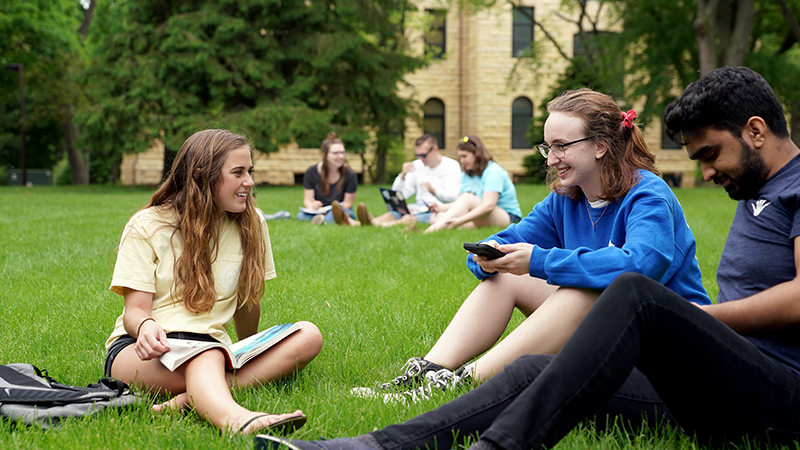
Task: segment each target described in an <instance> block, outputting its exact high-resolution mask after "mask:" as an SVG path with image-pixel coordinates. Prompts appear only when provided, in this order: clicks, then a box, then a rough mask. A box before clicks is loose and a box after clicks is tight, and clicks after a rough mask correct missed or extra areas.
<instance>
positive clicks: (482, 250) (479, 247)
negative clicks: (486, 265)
mask: <svg viewBox="0 0 800 450" xmlns="http://www.w3.org/2000/svg"><path fill="white" fill-rule="evenodd" d="M464 250H466V251H468V252H470V253H474V254H476V255H478V256H484V257H486V258H489V259H497V258H500V257H503V256H505V255H506V254H505V253H503V252H501V251H500V250H498V249H496V248H494V247H492V246H491V245H487V244H473V243H470V242H465V243H464Z"/></svg>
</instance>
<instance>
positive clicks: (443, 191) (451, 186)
mask: <svg viewBox="0 0 800 450" xmlns="http://www.w3.org/2000/svg"><path fill="white" fill-rule="evenodd" d="M414 156H416V157H417V159H416V160H415V161H408V162H405V163H403V169H402V171H401V172H400V174H399V175H398V176H397V178H395V180H394V183H392V190H393V191H398V192H400V193H401V194H403V197H404V198H410V197H411V196H412V195H414V194H416V196H417V197H416V199H415V202H414V203H411V204H409V205H408V209H409V211H410V213H411V214H401V213H399V212H397V211H389V212H386V213H384V214H382V215H380V216H378V217H375V218H372V217H371V216H370V214H369V212H368V211H367V206H366V205H365V204H363V203H359V204H358V208H357V210H356V212H357V214H356V215H357V216H358V220H359V221H360V222H361V224H362V225H379V226H384V227H387V226H392V225H397V224H398V223H402V224H406V225H414V224H416V223H417V222H420V223H425V224H432V223H435V222H436V219H437V216H438V214H437V213H435V212H433V210H435V209H437V208H438V207H440V206H441V205H443V204H445V203H450V202H453V201H455V199H456V198H457V197H458V194H459V189H460V188H461V166H460V165H459V164H458V162H457V161H456V160H454V159H452V158H448V157H446V156H443V155H442V154H441V153H439V146H438V144H437V142H436V136H434V135H432V134H423V135H422V136H420V137H419V139H417V142H416V143H415V149H414Z"/></svg>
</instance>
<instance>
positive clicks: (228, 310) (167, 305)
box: [106, 207, 275, 349]
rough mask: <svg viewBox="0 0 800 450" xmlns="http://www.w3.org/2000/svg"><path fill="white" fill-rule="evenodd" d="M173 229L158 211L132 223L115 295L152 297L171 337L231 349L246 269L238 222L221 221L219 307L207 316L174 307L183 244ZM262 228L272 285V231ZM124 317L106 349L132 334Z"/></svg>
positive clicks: (215, 267)
mask: <svg viewBox="0 0 800 450" xmlns="http://www.w3.org/2000/svg"><path fill="white" fill-rule="evenodd" d="M259 216H261V215H260V214H259ZM169 223H174V215H173V213H172V212H171V210H165V209H163V208H159V207H151V208H147V209H144V210H142V211H139V212H138V213H136V214H134V216H133V217H131V219H130V220H129V221H128V224H127V225H126V226H125V230H124V231H123V232H122V240H121V241H120V244H119V253H118V255H117V263H116V265H115V267H114V276H113V278H112V280H111V291H112V292H115V293H117V294H119V295H122V292H123V291H122V288H130V289H135V290H138V291H144V292H151V293H152V294H153V309H152V317H153V319H155V321H156V322H157V323H158V324H159V325H160V326H161V327H162V328H164V331H165V332H167V333H170V332H173V331H182V332H191V333H201V334H209V335H211V336H212V337H213V338H215V339H217V340H219V341H220V342H224V343H227V344H230V343H231V339H230V337H229V336H228V333H227V329H228V327H229V326H230V324H231V321H232V320H233V314H234V313H235V312H236V302H237V290H238V284H239V271H240V270H241V265H242V244H241V240H240V238H239V228H238V226H237V225H236V222H234V221H233V220H231V219H229V218H228V217H225V218H224V219H223V220H222V224H221V229H220V234H219V240H220V242H219V253H218V255H217V259H216V260H215V261H214V262H213V263H212V266H211V270H212V272H213V274H214V288H215V289H216V291H217V303H216V304H215V305H214V307H213V308H212V309H211V311H209V312H207V313H202V314H195V313H192V312H190V311H189V310H187V309H186V308H185V307H184V306H183V303H182V302H181V301H174V300H173V298H172V295H171V292H170V289H171V288H172V282H173V267H174V262H175V254H176V253H177V254H180V252H181V251H182V249H183V241H182V240H181V239H180V232H177V233H175V234H174V236H173V228H172V227H171V226H169V225H167V224H169ZM261 223H262V226H263V229H264V238H265V240H266V244H267V254H266V261H265V272H266V273H265V279H266V280H269V279H272V278H275V265H274V263H273V261H272V248H271V245H270V241H269V230H268V229H267V222H266V221H265V220H263V216H262V222H261ZM124 314H125V313H124V311H123V315H124ZM122 317H123V316H122V315H120V316H119V317H118V318H117V321H116V324H115V326H114V331H113V332H112V333H111V336H109V338H108V340H107V341H106V349H108V348H109V347H110V346H111V344H113V343H114V341H115V340H117V338H119V337H120V336H124V335H126V334H127V332H126V331H125V327H124V326H123V324H122Z"/></svg>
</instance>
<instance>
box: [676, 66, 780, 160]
mask: <svg viewBox="0 0 800 450" xmlns="http://www.w3.org/2000/svg"><path fill="white" fill-rule="evenodd" d="M753 116H758V117H761V118H762V119H764V122H765V123H766V124H767V126H768V127H769V129H770V130H771V131H772V133H774V134H775V135H776V136H778V137H779V138H787V137H789V130H788V128H787V126H786V118H785V117H784V115H783V107H782V106H781V102H780V100H778V96H777V95H775V92H774V91H773V90H772V88H771V87H770V86H769V84H768V83H767V81H766V80H765V79H764V77H762V76H761V75H759V74H758V73H757V72H755V71H753V70H752V69H749V68H747V67H721V68H719V69H716V70H713V71H711V72H709V73H707V74H705V75H704V76H703V77H702V78H700V79H699V80H697V81H695V82H694V83H691V84H690V85H689V86H688V87H686V90H685V91H683V94H681V96H680V97H678V99H677V100H675V101H674V102H672V103H670V104H669V106H667V108H666V109H665V110H664V126H665V128H666V130H667V134H669V136H670V138H672V140H673V141H675V142H678V143H681V144H685V142H683V139H682V138H681V136H680V135H681V133H692V132H696V131H699V130H702V129H704V128H713V129H716V130H724V131H729V132H731V133H732V134H734V135H736V136H738V135H740V134H741V132H742V128H744V126H745V125H746V124H747V121H748V120H750V118H751V117H753Z"/></svg>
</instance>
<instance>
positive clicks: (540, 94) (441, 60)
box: [122, 0, 695, 186]
mask: <svg viewBox="0 0 800 450" xmlns="http://www.w3.org/2000/svg"><path fill="white" fill-rule="evenodd" d="M452 3H454V2H452ZM452 3H451V2H447V1H443V0H419V1H418V2H417V5H418V13H417V14H416V15H414V14H412V15H410V16H409V17H407V18H406V23H407V24H408V29H407V36H408V38H409V40H410V42H411V44H412V47H413V51H416V52H420V53H423V52H427V53H428V54H430V55H431V57H432V58H433V59H432V62H431V64H430V65H429V66H428V67H426V68H423V69H420V70H418V71H416V72H414V73H410V74H408V75H407V77H406V81H407V82H408V84H409V86H408V87H406V88H404V90H403V92H402V95H405V96H408V97H410V98H413V99H414V100H416V101H417V102H418V103H419V105H420V107H421V110H420V111H418V113H419V116H420V117H421V118H422V123H421V124H420V123H417V122H415V121H413V120H408V121H407V124H406V125H407V129H406V133H405V137H406V145H405V147H406V152H407V157H408V159H412V158H413V151H414V141H415V140H416V138H417V137H418V136H419V135H421V134H422V133H423V132H429V133H432V134H434V135H436V136H437V138H438V139H439V147H440V148H441V149H443V153H444V154H446V155H448V156H450V157H455V146H456V144H457V141H458V139H459V138H460V137H462V136H464V135H466V134H474V135H478V136H480V137H481V139H482V140H483V141H484V143H485V144H486V146H487V148H488V149H489V151H490V152H491V154H492V156H493V157H494V159H495V161H497V163H499V164H500V165H501V166H502V167H503V168H505V169H506V170H507V171H508V172H509V173H510V174H512V175H513V176H514V177H519V176H521V175H523V174H524V168H523V166H522V160H523V158H524V157H525V156H526V155H529V154H531V153H533V152H534V151H535V149H534V148H532V147H531V144H530V142H529V141H528V139H527V138H526V137H525V134H526V133H527V131H528V125H529V124H530V122H531V120H532V118H533V115H534V114H539V111H538V105H540V104H541V103H542V102H543V101H544V100H546V96H548V95H549V92H550V89H551V87H552V86H553V84H554V83H555V81H556V78H557V76H558V74H560V73H562V72H563V71H564V70H565V69H566V67H567V64H568V62H567V60H566V59H565V58H563V57H562V56H561V55H559V53H558V51H557V49H556V48H555V46H553V45H541V46H538V48H539V51H538V53H537V58H539V59H544V60H546V61H552V62H550V63H546V64H541V63H540V64H537V65H531V66H529V67H522V66H520V67H517V70H514V69H515V67H516V66H517V65H521V64H525V61H526V60H525V59H523V58H519V57H518V56H519V55H521V54H522V53H523V52H525V51H526V50H527V49H529V48H530V47H531V44H532V43H535V42H538V40H543V41H544V40H545V39H546V37H545V36H544V33H543V32H542V31H541V29H540V28H538V27H534V26H533V22H532V21H531V19H530V17H534V18H535V20H536V21H537V22H540V23H542V24H544V25H545V27H547V29H548V31H549V33H550V35H551V37H552V39H554V40H555V41H557V42H558V44H559V46H560V47H561V49H562V51H564V52H565V53H567V54H568V55H569V56H571V55H572V53H573V52H574V51H575V47H576V45H575V42H576V33H577V32H578V27H577V25H575V23H574V22H571V21H570V20H569V17H570V12H568V11H564V10H563V8H562V5H561V0H522V1H521V4H522V7H523V8H524V10H523V12H521V11H520V10H515V9H514V8H512V6H511V4H510V3H509V2H497V5H496V6H494V7H492V8H488V9H481V10H476V11H467V10H459V9H457V7H455V6H452V7H449V9H448V6H447V5H451V4H452ZM423 29H426V30H430V29H432V31H428V32H425V33H423V32H422V31H421V30H423ZM512 75H513V76H512ZM643 131H644V134H645V138H646V139H647V143H648V146H649V147H650V149H651V150H653V151H654V152H655V153H656V156H657V159H656V161H657V165H658V167H659V169H660V170H661V171H662V172H663V173H664V174H665V175H672V174H681V173H683V174H685V176H683V185H684V186H687V185H693V184H694V171H695V164H694V163H693V162H692V161H690V160H689V159H688V158H687V157H686V156H685V154H684V152H682V151H679V150H680V149H679V148H676V147H677V146H675V145H673V144H672V143H671V142H669V141H668V140H665V139H662V135H661V134H662V133H661V124H660V123H659V122H658V120H653V121H652V122H651V123H649V124H647V126H646V127H645V128H644V130H643ZM662 142H663V144H662ZM676 150H678V151H676ZM319 158H320V151H319V149H316V148H315V149H299V148H297V147H296V146H295V147H287V148H284V149H282V150H281V151H279V152H277V153H274V154H270V155H264V154H259V155H257V156H256V159H255V161H254V165H255V174H254V178H255V180H256V182H257V183H269V184H279V185H292V184H294V183H295V180H296V179H298V178H299V176H298V175H302V174H303V173H304V172H305V170H306V168H307V167H308V166H309V165H311V164H313V163H315V162H317V161H319ZM162 160H163V147H161V148H160V149H159V148H158V147H157V146H155V147H153V148H151V149H150V150H149V151H148V152H145V153H140V154H137V155H128V156H126V157H125V160H124V161H123V166H122V181H123V183H125V184H156V183H158V182H159V180H160V177H161V161H162ZM348 164H349V165H350V166H351V167H353V169H354V170H356V171H357V172H359V173H361V172H362V166H361V160H360V158H358V157H357V156H353V157H351V158H349V160H348Z"/></svg>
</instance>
